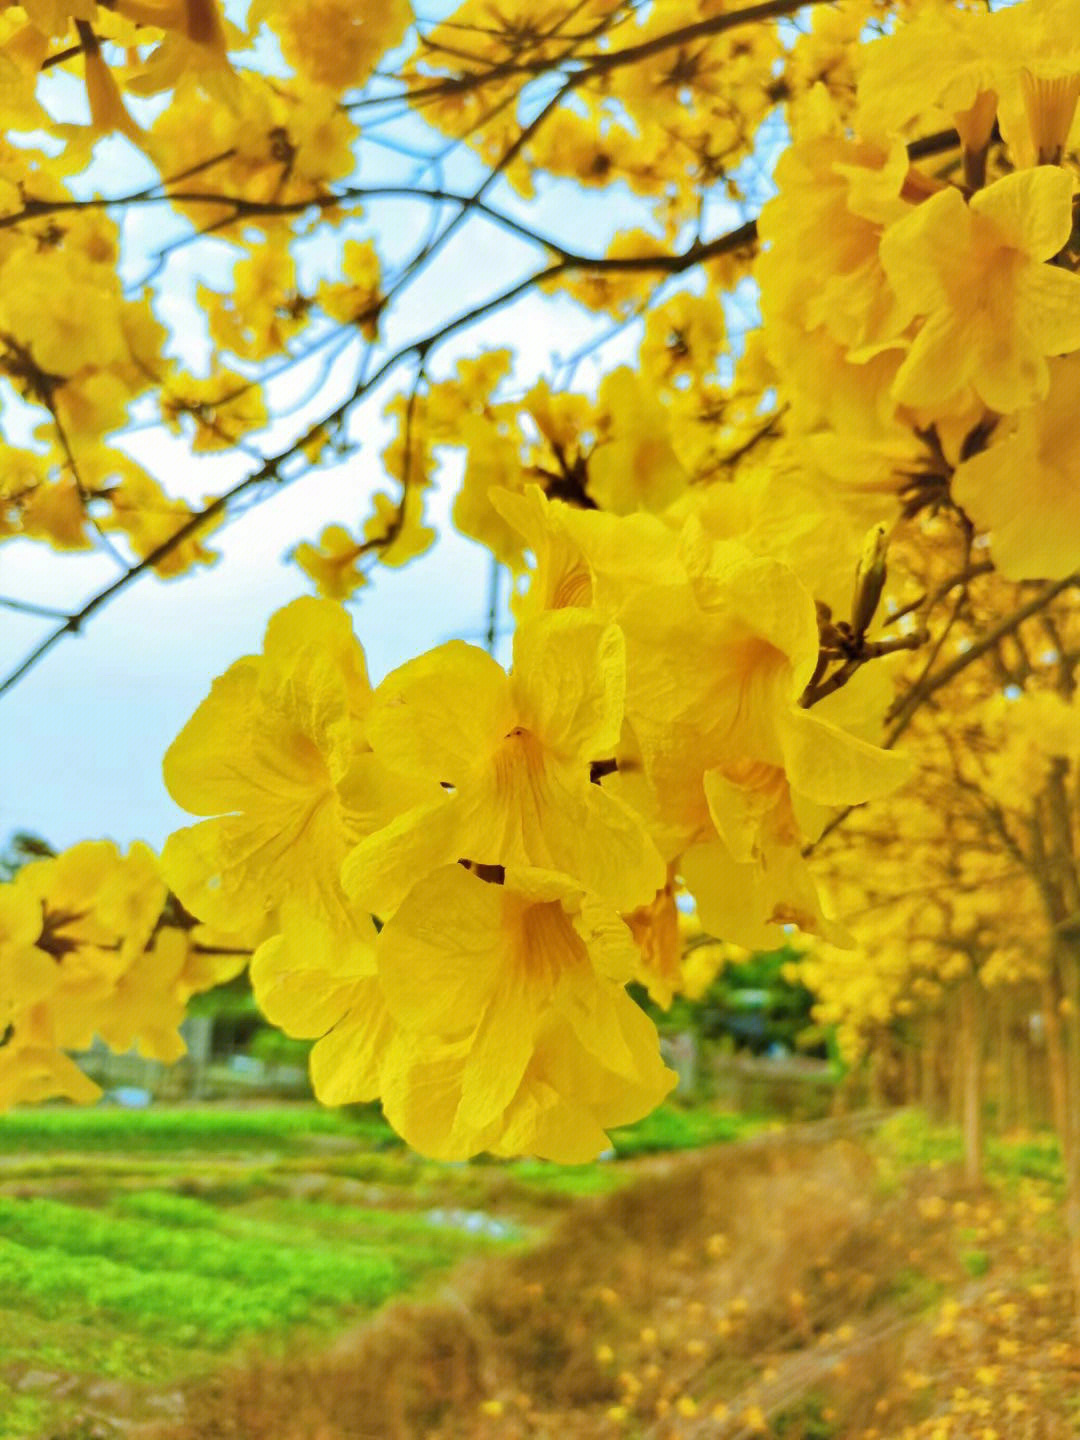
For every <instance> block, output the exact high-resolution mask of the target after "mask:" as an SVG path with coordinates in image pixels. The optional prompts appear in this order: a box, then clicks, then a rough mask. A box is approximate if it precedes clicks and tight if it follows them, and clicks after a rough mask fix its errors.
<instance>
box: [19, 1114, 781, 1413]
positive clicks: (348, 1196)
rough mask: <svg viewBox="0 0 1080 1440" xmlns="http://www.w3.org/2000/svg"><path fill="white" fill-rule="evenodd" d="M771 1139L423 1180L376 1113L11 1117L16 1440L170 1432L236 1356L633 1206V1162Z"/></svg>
mask: <svg viewBox="0 0 1080 1440" xmlns="http://www.w3.org/2000/svg"><path fill="white" fill-rule="evenodd" d="M760 1124H761V1122H753V1121H749V1120H747V1119H743V1118H738V1117H733V1116H731V1115H725V1114H719V1113H715V1112H710V1111H707V1110H699V1111H680V1110H677V1109H675V1108H672V1107H665V1108H664V1109H663V1110H661V1111H659V1112H657V1113H656V1114H655V1115H653V1116H650V1117H649V1118H648V1120H646V1121H643V1122H642V1123H641V1124H640V1125H638V1126H635V1127H631V1128H629V1129H627V1130H624V1131H621V1132H619V1133H618V1134H617V1135H616V1136H615V1137H613V1138H614V1149H615V1158H614V1159H613V1161H611V1162H601V1163H598V1164H596V1165H592V1166H581V1167H564V1166H556V1165H548V1164H544V1163H543V1162H538V1161H517V1162H510V1163H499V1164H496V1163H491V1162H483V1161H480V1162H476V1163H473V1164H469V1165H440V1164H436V1163H434V1162H430V1161H424V1160H421V1159H419V1158H418V1157H416V1156H414V1155H412V1154H410V1153H409V1152H408V1151H407V1150H405V1149H404V1148H403V1147H402V1146H401V1145H400V1144H399V1143H398V1142H397V1141H396V1139H395V1137H394V1136H393V1133H392V1132H391V1131H390V1130H389V1128H388V1127H387V1126H386V1125H385V1122H383V1120H382V1119H381V1117H380V1116H378V1115H377V1114H374V1113H372V1112H370V1111H364V1112H359V1113H349V1112H335V1111H325V1110H319V1109H316V1108H314V1107H310V1106H302V1105H297V1106H289V1107H270V1108H267V1107H250V1108H244V1109H226V1108H213V1107H207V1108H203V1109H198V1108H191V1109H176V1110H164V1109H163V1110H146V1111H134V1112H129V1111H123V1110H118V1109H114V1108H97V1109H92V1110H69V1109H55V1110H37V1111H27V1112H23V1113H17V1114H13V1115H9V1116H4V1117H0V1440H16V1437H20V1440H21V1437H33V1440H41V1437H51V1436H53V1435H57V1436H59V1435H71V1436H73V1437H74V1436H79V1437H80V1440H81V1436H82V1435H84V1434H85V1435H87V1436H88V1435H90V1434H91V1433H93V1431H92V1426H93V1424H95V1423H98V1422H97V1420H96V1419H95V1417H97V1416H100V1415H104V1414H107V1413H112V1414H116V1415H120V1416H123V1415H125V1414H126V1415H127V1416H129V1417H130V1418H136V1419H138V1418H152V1417H153V1416H154V1414H155V1413H156V1411H155V1407H157V1408H158V1410H160V1409H161V1407H165V1411H166V1413H167V1407H168V1403H169V1387H171V1386H174V1385H175V1384H176V1383H177V1382H178V1381H180V1380H181V1379H183V1378H185V1377H188V1376H191V1375H194V1374H199V1373H205V1372H207V1371H210V1370H213V1369H215V1368H216V1367H217V1366H218V1365H220V1363H221V1361H222V1359H223V1358H236V1357H240V1356H243V1355H244V1354H246V1353H254V1350H255V1348H256V1347H257V1349H258V1352H259V1353H260V1354H261V1355H263V1356H266V1355H273V1354H275V1353H281V1354H283V1353H284V1352H285V1350H286V1349H287V1348H288V1347H292V1346H295V1344H296V1343H297V1342H298V1341H303V1340H304V1339H312V1340H317V1339H318V1337H319V1336H320V1335H323V1336H325V1335H330V1334H331V1333H333V1332H334V1331H337V1330H340V1329H341V1328H342V1327H343V1326H347V1325H348V1324H350V1323H352V1322H354V1321H357V1320H359V1319H361V1318H362V1317H364V1316H365V1315H367V1314H370V1313H371V1312H372V1311H373V1310H374V1309H376V1308H377V1307H378V1306H380V1305H381V1304H382V1303H383V1302H384V1301H385V1300H387V1299H388V1298H389V1297H391V1296H393V1295H398V1294H402V1293H407V1292H412V1291H415V1290H417V1289H418V1288H422V1287H424V1286H425V1285H427V1287H428V1288H430V1285H431V1283H432V1282H433V1281H434V1280H435V1279H437V1277H439V1276H440V1275H442V1274H444V1273H445V1272H446V1271H447V1270H448V1269H449V1268H450V1267H452V1266H453V1265H454V1264H456V1263H457V1262H458V1261H460V1260H462V1259H463V1258H465V1257H466V1256H470V1255H477V1254H482V1253H486V1252H491V1251H493V1250H509V1249H512V1248H514V1247H522V1246H524V1245H526V1244H528V1243H529V1242H530V1241H532V1240H533V1239H534V1238H535V1237H536V1236H537V1235H538V1234H539V1233H541V1231H542V1230H543V1228H544V1226H545V1225H546V1224H547V1222H548V1221H549V1220H550V1219H551V1218H553V1217H554V1216H556V1215H558V1214H559V1213H561V1212H562V1211H563V1210H565V1208H566V1206H567V1205H568V1204H569V1203H570V1202H571V1201H572V1200H573V1199H574V1198H576V1197H578V1196H582V1195H594V1194H600V1193H604V1192H606V1191H609V1190H613V1189H616V1188H618V1187H619V1186H620V1185H621V1184H622V1183H623V1181H624V1180H625V1179H626V1177H627V1174H628V1168H627V1167H626V1166H623V1165H620V1164H619V1160H620V1159H625V1158H630V1157H634V1156H639V1155H643V1154H649V1153H655V1152H658V1151H664V1150H674V1149H687V1148H692V1147H694V1146H697V1145H700V1144H703V1143H707V1142H712V1141H723V1140H732V1139H736V1138H739V1137H740V1136H742V1135H745V1134H748V1133H750V1132H752V1131H753V1130H754V1129H756V1128H760ZM84 1422H85V1423H84ZM80 1426H83V1429H82V1430H81V1431H80ZM87 1427H90V1428H87ZM106 1433H108V1432H106Z"/></svg>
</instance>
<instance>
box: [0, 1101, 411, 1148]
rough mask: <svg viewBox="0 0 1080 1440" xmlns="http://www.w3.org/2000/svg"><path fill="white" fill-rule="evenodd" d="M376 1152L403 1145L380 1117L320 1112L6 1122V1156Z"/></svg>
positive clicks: (31, 1114) (91, 1112)
mask: <svg viewBox="0 0 1080 1440" xmlns="http://www.w3.org/2000/svg"><path fill="white" fill-rule="evenodd" d="M325 1136H331V1137H334V1138H336V1139H337V1140H340V1141H342V1142H355V1143H356V1144H357V1145H364V1146H368V1147H371V1148H383V1147H386V1146H390V1145H400V1143H401V1142H400V1141H398V1140H397V1137H396V1136H395V1135H394V1132H393V1131H392V1130H391V1129H390V1127H389V1125H387V1123H386V1121H385V1120H383V1118H382V1116H381V1115H378V1114H377V1113H375V1112H372V1111H362V1112H360V1113H356V1112H351V1111H342V1110H322V1109H319V1108H318V1107H317V1106H314V1105H292V1106H269V1107H265V1108H263V1107H252V1108H251V1109H245V1110H234V1109H215V1108H206V1109H191V1110H169V1109H148V1110H124V1109H120V1108H114V1107H111V1106H97V1107H94V1108H93V1109H87V1110H81V1109H75V1108H68V1107H66V1106H65V1107H57V1108H55V1109H39V1110H22V1111H16V1112H15V1113H13V1114H8V1115H0V1155H25V1154H27V1153H28V1152H38V1153H41V1152H50V1151H52V1152H55V1151H58V1150H65V1149H69V1150H79V1151H115V1150H120V1151H123V1152H124V1153H125V1154H145V1153H147V1152H149V1153H151V1154H160V1153H166V1154H170V1153H175V1152H176V1151H177V1150H190V1151H197V1152H198V1153H199V1154H200V1155H206V1154H212V1153H214V1152H221V1151H236V1150H238V1149H241V1150H250V1149H252V1148H255V1149H260V1148H265V1149H270V1150H275V1151H278V1150H296V1149H302V1148H311V1147H312V1146H313V1145H315V1146H317V1145H318V1143H319V1139H320V1137H325Z"/></svg>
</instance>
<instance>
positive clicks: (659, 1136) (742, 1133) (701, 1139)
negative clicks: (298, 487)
mask: <svg viewBox="0 0 1080 1440" xmlns="http://www.w3.org/2000/svg"><path fill="white" fill-rule="evenodd" d="M764 1123H765V1121H764V1120H763V1119H761V1118H760V1117H755V1116H751V1115H733V1114H730V1113H728V1112H726V1111H715V1110H680V1109H678V1108H677V1107H676V1106H674V1105H661V1106H660V1108H659V1109H658V1110H654V1111H653V1113H652V1114H651V1115H646V1116H645V1118H644V1120H639V1121H638V1122H637V1124H636V1125H628V1126H627V1127H626V1128H625V1129H622V1130H613V1131H612V1133H611V1143H612V1146H613V1147H614V1150H615V1154H616V1155H617V1156H618V1158H619V1159H620V1160H625V1159H628V1158H629V1157H631V1156H633V1155H651V1154H656V1153H658V1152H660V1151H664V1150H696V1149H698V1148H699V1147H700V1146H702V1145H716V1144H720V1143H721V1142H727V1141H731V1140H741V1139H744V1138H745V1137H746V1136H747V1135H751V1134H753V1133H754V1132H755V1131H756V1130H760V1129H761V1127H762V1125H763V1124H764Z"/></svg>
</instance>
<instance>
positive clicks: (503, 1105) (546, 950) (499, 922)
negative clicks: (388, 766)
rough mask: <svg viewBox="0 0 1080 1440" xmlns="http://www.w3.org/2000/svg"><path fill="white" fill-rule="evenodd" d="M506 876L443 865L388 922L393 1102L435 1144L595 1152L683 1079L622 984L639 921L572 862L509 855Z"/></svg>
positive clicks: (408, 1134) (454, 1152) (387, 1102)
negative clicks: (594, 888)
mask: <svg viewBox="0 0 1080 1440" xmlns="http://www.w3.org/2000/svg"><path fill="white" fill-rule="evenodd" d="M500 879H501V881H502V883H488V882H487V881H486V880H484V879H481V878H479V877H478V876H477V875H474V874H471V873H470V872H469V871H467V870H466V869H464V868H463V867H462V866H460V865H450V866H447V867H444V868H442V869H439V870H436V871H434V872H433V873H432V874H430V875H428V876H427V877H426V879H424V880H421V881H420V882H419V883H418V884H417V885H416V886H415V887H414V888H413V890H412V891H411V892H410V893H409V895H408V897H407V898H406V899H405V900H404V902H403V903H402V905H401V906H400V908H399V909H398V911H397V913H396V914H395V915H394V917H393V919H392V920H390V921H389V922H388V923H387V925H386V927H385V928H384V929H383V931H382V932H381V934H380V935H379V939H378V942H377V944H376V958H377V963H378V973H379V981H380V984H381V985H382V987H383V990H384V992H385V995H386V1003H387V1006H388V1009H389V1011H390V1014H391V1015H392V1016H393V1018H394V1020H395V1021H396V1022H397V1024H398V1025H399V1026H400V1027H401V1035H400V1037H399V1038H398V1039H397V1040H396V1041H395V1044H394V1046H393V1047H392V1048H391V1050H390V1052H389V1053H388V1055H387V1057H386V1062H385V1066H384V1070H383V1107H384V1109H385V1111H386V1114H387V1117H388V1119H389V1120H390V1122H391V1124H392V1125H393V1126H394V1128H395V1129H397V1130H398V1131H399V1132H400V1133H401V1134H402V1135H403V1136H404V1137H405V1139H406V1140H407V1141H408V1142H409V1144H410V1145H412V1146H413V1147H414V1148H415V1149H417V1150H419V1151H420V1152H421V1153H422V1154H426V1155H431V1156H434V1157H436V1158H439V1159H447V1160H457V1159H465V1158H466V1157H468V1156H469V1155H473V1154H476V1153H477V1152H478V1151H480V1150H491V1151H494V1152H495V1153H497V1154H533V1155H538V1156H542V1157H544V1158H547V1159H551V1160H560V1161H564V1162H577V1161H584V1160H591V1159H595V1157H596V1156H597V1155H598V1154H599V1153H600V1151H601V1150H603V1149H604V1148H606V1146H607V1144H608V1139H607V1135H606V1133H605V1132H606V1130H607V1129H608V1128H610V1127H611V1126H615V1125H624V1124H629V1123H630V1122H631V1121H633V1120H635V1119H639V1118H640V1117H641V1116H642V1115H645V1114H647V1113H648V1112H649V1111H650V1110H652V1109H653V1108H654V1107H655V1106H656V1105H658V1104H659V1103H660V1101H661V1100H662V1099H663V1097H664V1096H665V1095H666V1094H667V1093H668V1091H669V1090H670V1089H671V1087H672V1086H673V1085H674V1083H675V1076H674V1075H673V1074H672V1072H671V1071H669V1070H667V1069H666V1068H665V1067H664V1065H663V1063H662V1061H661V1059H660V1054H659V1041H658V1037H657V1034H656V1029H655V1027H654V1026H653V1024H652V1022H651V1021H650V1020H649V1019H648V1018H647V1016H646V1015H645V1014H644V1013H643V1012H642V1011H641V1010H640V1009H639V1008H638V1006H637V1005H635V1004H634V1002H633V1001H632V1000H631V999H630V997H629V996H628V995H627V994H626V991H625V989H624V986H625V982H626V981H627V980H628V979H630V978H631V976H632V975H633V973H634V968H635V963H636V956H635V947H634V944H633V941H632V939H631V937H630V932H629V930H628V929H627V927H626V925H625V924H624V923H623V922H622V920H620V918H619V917H618V915H616V914H615V913H614V912H613V911H612V910H611V909H610V908H609V907H607V906H605V905H603V904H601V903H600V902H598V901H597V900H595V899H594V898H592V897H590V896H588V895H587V894H586V893H585V892H584V891H583V890H582V889H581V888H580V887H579V886H578V885H576V884H575V883H574V882H573V881H572V880H570V879H569V878H568V877H567V876H565V875H558V874H554V873H551V872H549V871H543V870H536V869H516V868H513V867H510V868H507V869H506V871H505V873H504V874H503V875H502V876H501V877H500Z"/></svg>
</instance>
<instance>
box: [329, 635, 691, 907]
mask: <svg viewBox="0 0 1080 1440" xmlns="http://www.w3.org/2000/svg"><path fill="white" fill-rule="evenodd" d="M624 684H625V678H624V652H623V642H622V636H621V635H620V633H619V631H618V629H617V628H616V627H615V626H614V625H608V624H604V623H603V622H602V621H599V620H597V619H596V618H595V617H594V616H593V615H591V614H589V613H588V612H585V611H578V610H560V611H555V612H551V613H549V614H544V615H540V616H538V617H536V619H534V620H532V621H530V622H529V623H528V624H525V625H522V626H520V627H519V628H518V631H517V633H516V635H515V637H514V667H513V673H512V674H511V675H507V674H506V673H505V671H503V670H502V668H501V667H500V666H499V665H498V664H496V662H495V661H494V660H493V659H492V658H491V657H490V656H489V655H487V654H486V653H485V652H484V651H483V650H480V649H478V648H476V647H475V646H471V645H466V644H464V643H463V642H462V641H452V642H451V643H450V644H448V645H442V646H440V647H439V648H438V649H436V650H433V651H431V652H430V653H429V654H427V655H422V656H420V657H419V658H418V659H416V660H412V661H410V662H409V663H408V664H406V665H403V666H402V667H401V668H400V669H398V670H395V671H394V672H393V673H392V674H391V675H388V676H387V678H386V679H385V680H384V681H383V683H382V684H381V685H380V686H379V688H378V690H377V692H376V695H375V700H374V704H373V706H372V709H371V713H370V714H369V716H368V718H367V722H366V728H367V734H368V736H369V738H370V741H371V744H372V747H373V748H374V751H375V754H376V755H377V756H379V757H380V758H381V759H382V760H383V761H384V762H385V764H386V765H388V766H389V767H390V768H391V769H393V770H395V771H400V772H402V773H405V774H413V775H417V776H422V777H425V778H426V779H428V780H429V781H431V782H432V783H433V784H438V785H441V786H442V787H443V789H444V790H445V791H446V792H447V793H446V794H445V796H444V797H443V798H442V799H441V800H438V801H436V802H435V803H434V804H431V805H426V806H423V807H421V808H419V809H415V810H412V811H410V812H408V813H406V814H403V815H401V816H400V817H399V818H398V819H397V820H396V821H394V822H393V823H392V824H391V825H389V826H387V828H386V829H385V830H383V831H381V832H379V833H377V834H373V835H370V836H369V837H368V838H367V839H365V840H363V841H361V843H360V844H359V845H358V846H357V847H356V849H355V850H354V851H353V852H352V854H351V855H350V856H349V858H348V860H347V861H346V863H345V866H344V869H343V871H342V878H343V880H344V882H345V885H346V888H347V890H348V891H349V893H350V894H351V895H352V896H353V898H354V900H355V901H356V902H357V903H358V904H361V905H363V906H365V907H367V908H368V909H370V910H371V911H372V912H373V913H374V914H377V915H381V916H383V917H384V918H385V917H387V916H388V915H389V914H390V912H392V911H393V909H394V907H395V906H396V905H397V904H398V903H399V902H400V900H401V899H402V898H403V897H404V895H405V894H406V892H407V891H408V889H409V887H410V886H411V885H412V884H413V882H414V881H415V880H416V879H417V878H418V877H419V876H422V875H425V874H427V873H428V872H430V871H432V870H434V869H437V868H438V867H439V866H440V865H446V864H452V863H454V862H455V861H457V860H469V861H472V862H476V863H478V864H480V865H529V866H533V865H535V866H539V867H541V868H543V869H551V870H558V871H562V872H563V873H565V874H568V875H571V876H573V877H574V878H575V879H576V880H579V881H580V882H581V883H582V885H584V886H585V887H586V888H587V889H589V890H591V891H593V892H594V893H596V894H597V895H600V896H601V897H602V898H604V899H605V900H607V901H609V902H610V903H611V904H613V905H615V907H616V908H617V909H619V910H632V909H634V908H635V907H636V906H638V905H641V904H644V903H646V902H647V901H649V900H651V899H652V897H653V896H654V895H655V893H656V891H657V890H658V889H659V888H660V886H661V885H662V884H663V883H664V867H663V864H662V862H661V860H660V856H659V854H658V853H657V851H656V849H655V847H654V846H653V844H652V842H651V841H650V840H649V838H648V836H647V835H646V833H645V831H644V829H643V827H642V825H641V823H640V821H639V820H638V819H637V817H636V816H635V814H634V813H633V811H631V810H630V809H629V807H628V806H626V805H625V804H623V803H622V802H620V801H619V800H616V799H615V798H613V797H612V796H610V795H608V794H606V793H605V792H604V791H603V790H602V789H601V787H600V786H598V785H594V784H592V783H591V779H590V764H591V762H592V761H594V760H603V759H605V758H608V757H610V756H611V755H613V754H614V753H615V747H616V745H617V743H618V740H619V732H620V728H621V725H622V711H623V694H624Z"/></svg>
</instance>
